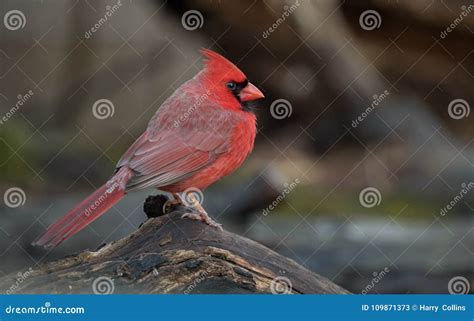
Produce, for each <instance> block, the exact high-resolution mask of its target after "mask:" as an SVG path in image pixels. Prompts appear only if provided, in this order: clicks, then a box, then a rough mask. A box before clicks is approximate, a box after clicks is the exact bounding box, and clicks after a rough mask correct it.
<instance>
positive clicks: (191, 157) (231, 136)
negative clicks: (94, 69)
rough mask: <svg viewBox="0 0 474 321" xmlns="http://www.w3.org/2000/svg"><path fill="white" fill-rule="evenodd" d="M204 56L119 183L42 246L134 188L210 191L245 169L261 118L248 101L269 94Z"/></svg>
mask: <svg viewBox="0 0 474 321" xmlns="http://www.w3.org/2000/svg"><path fill="white" fill-rule="evenodd" d="M202 52H203V54H204V56H205V57H206V58H207V61H206V63H205V68H204V69H203V70H201V72H199V73H198V74H197V75H196V76H195V77H194V78H192V79H190V80H188V81H187V82H186V83H184V84H183V85H182V86H181V87H179V88H178V89H177V90H176V91H175V92H174V93H173V94H172V95H171V96H170V97H169V98H168V99H167V100H166V101H165V102H164V103H163V104H162V106H161V107H160V108H159V109H158V111H157V112H156V113H155V115H154V116H153V118H152V119H151V120H150V122H149V124H148V127H147V129H146V131H145V132H144V133H143V134H142V135H141V136H140V137H139V138H138V139H137V140H136V141H135V142H134V143H133V144H132V145H131V146H130V147H129V149H128V150H127V151H126V152H125V153H124V155H123V156H122V158H121V159H120V160H119V162H118V164H117V168H116V172H115V174H114V175H113V176H112V178H111V179H110V180H109V181H108V182H107V183H106V184H105V185H103V186H102V187H100V188H99V189H98V190H96V191H95V192H94V193H93V194H91V195H90V196H89V197H88V198H86V199H85V200H84V201H82V202H81V203H80V204H79V205H77V206H76V207H75V208H73V209H72V210H71V211H70V212H68V213H67V214H66V215H65V216H64V217H63V218H62V219H60V220H59V221H57V222H56V223H54V224H53V225H51V226H50V227H49V228H48V230H47V231H46V233H45V234H44V235H43V236H42V237H41V238H39V239H38V240H37V241H36V242H35V244H36V245H40V246H46V247H53V246H57V245H58V244H60V243H61V242H62V241H64V240H66V239H67V238H69V237H71V236H72V235H74V234H75V233H77V232H79V231H80V230H81V229H82V228H84V227H85V226H87V225H88V224H89V223H91V222H92V221H94V220H95V219H96V218H98V217H99V216H100V215H102V214H103V213H105V212H106V211H107V210H108V209H110V208H111V207H112V206H113V205H114V204H115V203H117V202H118V201H119V200H120V199H121V198H122V197H123V196H124V195H125V194H126V193H127V192H129V191H133V190H138V189H143V188H147V187H155V188H157V189H159V190H162V191H166V192H170V193H180V192H183V191H185V190H186V189H188V188H191V187H193V188H199V189H201V190H203V189H205V188H206V187H208V186H209V185H210V184H212V183H214V182H215V181H217V180H219V179H220V178H222V177H223V176H225V175H227V174H229V173H230V172H232V171H233V170H235V169H236V168H238V167H239V166H240V165H241V164H242V162H243V161H244V160H245V158H246V157H247V155H248V154H249V153H250V152H251V151H252V149H253V144H254V139H255V134H256V119H255V115H254V114H253V113H252V112H250V111H248V110H246V108H245V103H246V102H248V101H252V100H255V99H260V98H263V94H262V93H261V92H260V91H259V90H258V89H257V88H256V87H255V86H253V85H252V84H251V83H249V82H248V81H247V79H246V77H245V75H244V74H243V73H242V71H240V70H239V69H238V68H237V67H236V66H235V65H234V64H232V63H231V62H230V61H228V60H227V59H225V58H224V57H222V56H221V55H219V54H217V53H215V52H213V51H211V50H208V49H205V50H203V51H202ZM234 85H235V86H234Z"/></svg>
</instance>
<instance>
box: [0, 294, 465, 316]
mask: <svg viewBox="0 0 474 321" xmlns="http://www.w3.org/2000/svg"><path fill="white" fill-rule="evenodd" d="M473 302H474V297H473V296H472V295H2V296H1V298H0V303H1V309H2V311H1V314H0V319H1V320H2V321H6V320H56V319H57V320H117V321H118V320H140V321H141V320H157V319H158V320H187V321H189V320H206V321H210V320H239V321H242V320H273V321H277V320H285V321H289V320H298V321H300V320H312V321H314V320H345V321H348V320H364V321H370V320H429V321H433V320H456V321H462V320H469V321H472V320H473V319H474V313H473Z"/></svg>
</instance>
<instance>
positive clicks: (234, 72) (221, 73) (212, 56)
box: [201, 49, 246, 81]
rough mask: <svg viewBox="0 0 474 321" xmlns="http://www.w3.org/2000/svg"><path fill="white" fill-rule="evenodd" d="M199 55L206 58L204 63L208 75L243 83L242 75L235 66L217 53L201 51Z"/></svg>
mask: <svg viewBox="0 0 474 321" xmlns="http://www.w3.org/2000/svg"><path fill="white" fill-rule="evenodd" d="M201 53H202V54H203V56H204V57H205V58H206V60H205V61H204V63H205V66H206V69H207V71H208V72H209V73H211V74H213V75H215V76H218V77H219V78H223V79H226V78H229V79H231V80H234V81H244V80H245V79H246V77H245V75H244V73H243V72H242V71H241V70H240V69H239V68H238V67H237V66H236V65H234V64H233V63H232V62H230V61H229V60H227V59H226V58H225V57H223V56H221V55H220V54H218V53H217V52H214V51H212V50H209V49H201Z"/></svg>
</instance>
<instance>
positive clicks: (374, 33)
mask: <svg viewBox="0 0 474 321" xmlns="http://www.w3.org/2000/svg"><path fill="white" fill-rule="evenodd" d="M0 15H1V16H2V17H3V19H1V20H2V22H3V24H0V29H1V37H0V106H1V110H0V117H1V118H0V192H1V195H0V196H2V198H1V199H0V262H1V264H0V275H3V274H6V273H10V272H14V271H16V270H19V269H28V268H29V267H32V266H35V265H37V264H40V263H41V262H45V261H48V260H52V259H55V258H59V257H63V256H65V255H70V254H73V253H77V252H79V251H82V250H84V249H87V248H89V249H95V248H97V247H98V246H100V245H101V244H103V243H104V242H110V241H113V240H117V239H119V238H121V237H123V236H125V235H127V234H129V233H131V232H133V231H135V230H136V229H137V227H138V226H139V225H140V224H141V223H142V222H143V221H144V220H145V219H146V216H145V214H144V212H143V201H144V199H145V198H146V196H147V195H150V194H154V193H156V191H153V190H147V191H143V192H140V193H134V194H130V195H128V196H127V197H126V198H125V199H124V200H123V201H122V202H120V203H119V205H117V206H116V207H114V208H113V209H112V210H110V211H109V213H108V214H106V215H104V216H103V217H101V218H100V219H98V220H97V221H96V222H94V223H93V224H92V225H91V226H90V227H88V228H86V229H85V230H83V231H82V232H81V233H79V234H78V235H77V236H75V237H73V238H72V239H71V240H69V241H67V242H65V243H63V244H62V245H61V246H60V247H59V248H57V249H54V250H52V251H46V250H43V249H39V248H34V247H32V246H31V245H30V243H31V242H32V241H33V240H34V239H35V238H36V237H37V236H39V235H40V234H41V233H42V232H44V230H45V228H46V227H47V226H48V225H49V224H51V223H52V222H53V221H54V220H55V219H57V218H59V217H60V216H62V215H63V214H65V213H66V211H67V210H68V209H70V208H71V207H72V206H73V205H74V204H75V203H76V202H78V201H80V200H81V199H83V198H84V197H85V196H86V195H87V194H89V193H90V192H92V191H93V190H94V189H95V188H96V187H98V186H99V185H101V184H102V183H103V182H104V181H105V180H107V179H108V177H109V176H110V175H111V174H112V173H113V170H114V166H115V164H116V162H117V161H118V159H119V158H120V156H121V154H122V153H123V152H124V151H125V150H126V149H127V147H128V146H129V145H130V144H131V143H132V142H133V141H134V140H135V139H136V138H137V137H138V136H139V135H140V134H141V133H142V131H143V130H144V129H145V127H146V125H147V122H148V120H149V119H150V118H151V117H152V115H153V114H154V113H155V111H156V110H157V108H158V107H159V106H160V104H161V103H162V102H163V101H164V100H165V99H166V98H167V97H168V96H169V95H170V94H171V93H172V92H173V91H174V90H175V89H176V88H178V87H179V86H180V85H181V84H182V83H183V82H185V81H186V80H188V79H189V78H191V77H193V76H194V75H195V74H196V73H197V72H198V71H199V70H200V68H201V67H202V62H201V57H200V54H199V49H200V48H210V49H212V50H215V51H217V52H220V53H221V54H223V55H224V56H226V57H227V58H229V59H230V60H232V61H233V62H235V63H236V64H237V65H238V66H239V67H240V68H241V69H242V70H243V71H244V72H245V73H246V74H247V76H248V77H249V79H250V80H251V81H252V82H253V83H254V84H256V85H257V86H258V87H259V88H261V89H262V90H263V91H264V93H265V95H266V97H267V98H266V100H265V101H263V102H262V104H261V105H260V106H259V108H257V110H256V111H255V112H256V114H257V117H258V132H259V133H258V137H257V142H256V146H255V150H254V152H253V153H252V154H251V156H250V157H249V159H248V160H247V161H246V163H245V164H244V165H243V166H242V168H241V169H239V170H238V171H237V172H235V173H234V174H233V175H231V176H229V177H227V178H226V179H224V180H222V181H221V182H219V183H217V184H215V185H214V186H212V187H211V188H209V189H208V190H206V191H205V194H204V207H205V208H207V210H208V212H209V213H210V214H211V215H212V216H214V218H215V219H216V220H217V221H219V222H221V223H223V224H224V226H225V227H226V229H228V230H230V231H233V232H236V233H239V234H241V235H244V236H247V237H249V238H251V239H254V240H256V241H259V242H261V243H263V244H265V245H266V246H268V247H270V248H271V249H273V250H275V251H277V252H279V253H281V254H283V255H285V256H288V257H290V258H292V259H293V260H295V261H296V262H298V263H300V264H302V265H303V266H305V267H307V268H308V269H310V270H312V271H314V272H317V273H319V274H321V275H323V276H326V277H327V278H329V279H331V280H332V281H334V282H336V283H337V284H339V285H341V286H343V287H345V288H347V289H348V290H350V291H353V292H355V293H448V292H451V293H453V292H461V293H466V292H469V291H470V290H469V289H471V291H472V288H473V282H474V281H473V280H474V271H473V267H474V236H473V227H474V224H473V223H474V220H473V210H474V200H473V198H474V144H473V137H474V122H473V119H474V118H473V117H474V115H473V114H474V112H471V106H473V104H474V90H473V88H474V53H473V51H474V3H473V2H472V1H457V0H451V1H433V0H419V1H411V0H398V1H390V0H371V1H355V0H354V1H349V0H346V1H336V0H320V1H317V0H315V1H307V0H295V1H293V0H288V1H282V0H265V1H257V0H248V1H232V2H230V1H209V0H202V1H201V0H197V1H179V2H177V1H151V0H150V1H145V0H144V1H132V0H119V1H116V0H109V1H103V0H98V1H90V0H68V1H53V0H50V1H26V0H21V1H19V0H10V1H8V0H6V1H2V2H1V4H0Z"/></svg>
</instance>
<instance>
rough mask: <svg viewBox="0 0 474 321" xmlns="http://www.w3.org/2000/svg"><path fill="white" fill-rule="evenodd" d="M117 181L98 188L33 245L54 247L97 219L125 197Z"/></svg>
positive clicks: (121, 186) (121, 185)
mask: <svg viewBox="0 0 474 321" xmlns="http://www.w3.org/2000/svg"><path fill="white" fill-rule="evenodd" d="M117 174H120V172H119V173H117ZM114 178H115V177H114ZM127 178H128V177H127ZM118 181H121V180H114V179H112V180H110V181H109V183H107V184H104V185H102V186H101V187H99V188H98V189H97V190H96V191H95V192H94V193H92V194H91V195H89V196H88V197H87V198H86V199H85V200H83V201H82V202H81V203H79V204H78V205H77V206H76V207H74V208H73V209H72V210H70V211H69V212H68V213H67V214H66V215H65V216H64V217H62V218H61V219H59V220H58V221H57V222H56V223H54V224H52V225H51V226H50V227H49V228H48V230H47V231H46V232H45V233H44V234H43V235H42V236H41V237H40V238H39V239H37V240H36V241H35V242H34V243H33V245H38V246H44V247H46V248H51V247H55V246H57V245H59V244H60V243H62V242H63V241H65V240H66V239H68V238H70V237H71V236H73V235H74V234H76V233H77V232H79V231H80V230H82V229H83V228H84V227H86V226H87V225H89V224H90V223H92V222H93V221H94V220H96V219H97V218H99V217H100V216H101V215H102V214H104V213H105V212H106V211H107V210H109V209H110V208H111V207H112V206H114V204H116V203H117V202H118V201H120V200H121V199H122V197H123V196H124V195H125V190H124V187H123V184H120V183H119V182H118ZM110 182H112V183H110Z"/></svg>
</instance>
